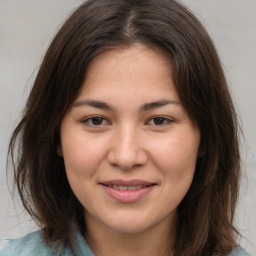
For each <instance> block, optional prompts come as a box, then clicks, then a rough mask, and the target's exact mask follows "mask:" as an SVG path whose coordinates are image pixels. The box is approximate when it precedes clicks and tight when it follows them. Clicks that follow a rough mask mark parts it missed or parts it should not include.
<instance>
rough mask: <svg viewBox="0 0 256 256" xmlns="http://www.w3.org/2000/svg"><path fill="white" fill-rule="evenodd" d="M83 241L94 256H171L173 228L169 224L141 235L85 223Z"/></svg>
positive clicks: (172, 253) (173, 236)
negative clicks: (85, 228)
mask: <svg viewBox="0 0 256 256" xmlns="http://www.w3.org/2000/svg"><path fill="white" fill-rule="evenodd" d="M87 223H90V224H89V225H88V224H87V232H86V234H85V239H86V241H87V243H88V244H89V246H90V247H91V249H92V251H93V252H94V254H95V256H110V255H111V256H119V255H122V256H156V255H157V256H172V255H174V252H173V247H174V246H173V244H174V238H175V232H174V230H175V228H174V227H173V228H172V229H171V232H170V224H169V225H166V223H163V225H158V226H156V227H153V228H150V229H147V230H145V231H143V232H141V233H136V234H130V233H128V234H127V233H120V232H116V231H114V230H110V229H108V228H107V227H106V226H101V227H100V229H99V227H98V223H94V222H92V221H90V222H87Z"/></svg>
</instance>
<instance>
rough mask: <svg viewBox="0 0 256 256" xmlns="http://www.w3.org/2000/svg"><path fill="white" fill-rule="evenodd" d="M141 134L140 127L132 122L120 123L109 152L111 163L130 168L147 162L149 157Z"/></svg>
mask: <svg viewBox="0 0 256 256" xmlns="http://www.w3.org/2000/svg"><path fill="white" fill-rule="evenodd" d="M139 135H140V134H139V129H138V128H136V127H135V126H134V125H131V124H124V125H120V127H118V128H117V129H116V131H115V133H114V135H113V138H112V147H111V150H110V152H109V160H110V162H111V164H114V165H118V166H119V167H120V168H122V169H130V168H132V167H133V166H135V165H142V164H144V163H145V161H146V159H147V157H146V153H145V151H144V149H143V145H142V144H141V143H140V139H139Z"/></svg>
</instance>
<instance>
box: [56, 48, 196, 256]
mask: <svg viewBox="0 0 256 256" xmlns="http://www.w3.org/2000/svg"><path fill="white" fill-rule="evenodd" d="M171 70H172V69H171V65H170V62H169V61H168V60H167V59H166V57H164V53H163V52H161V51H160V50H158V49H154V50H153V49H150V48H147V47H146V46H143V45H140V44H136V45H133V46H131V47H127V48H114V49H110V50H107V51H105V52H103V53H102V54H100V55H99V56H97V57H96V58H95V59H94V60H93V61H92V62H91V64H90V66H89V68H88V69H87V73H86V79H85V81H84V84H83V85H82V90H81V92H80V94H79V96H78V97H77V99H76V100H75V102H74V104H73V106H72V107H71V109H70V110H69V111H68V112H67V113H66V115H65V116H64V118H63V121H62V124H61V148H60V149H59V152H61V153H60V154H61V155H62V156H63V157H64V162H65V167H66V172H67V176H68V180H69V183H70V186H71V188H72V190H73V191H74V193H75V195H76V197H77V198H78V200H79V201H80V202H81V204H82V205H83V206H84V208H85V222H86V226H87V233H86V234H85V238H86V240H87V242H88V243H89V245H90V247H91V248H92V250H93V251H94V253H95V255H101V256H106V255H112V256H113V255H123V256H126V255H133V256H134V255H140V256H142V255H147V256H149V255H170V252H171V251H172V248H173V243H172V242H173V239H174V236H175V220H176V217H177V216H176V210H177V207H178V205H179V204H180V202H181V201H182V199H183V198H184V196H185V195H186V193H187V191H188V189H189V187H190V185H191V183H192V180H193V176H194V171H195V165H196V161H197V157H198V148H199V144H200V133H199V130H198V128H197V127H195V126H194V125H193V124H192V122H191V120H190V119H189V117H188V115H187V112H186V110H185V109H184V108H183V106H182V105H181V103H180V101H179V98H178V95H177V93H176V91H175V87H174V84H173V79H172V74H171ZM96 101H97V102H96ZM95 102H96V103H97V104H96V103H95ZM99 102H100V104H99ZM152 102H154V104H149V103H152ZM99 117H100V118H99ZM157 117H159V118H157ZM117 179H118V180H125V181H130V180H134V179H135V180H138V179H139V180H142V181H147V182H150V183H152V184H154V186H152V187H153V188H152V189H151V190H150V192H148V193H147V194H146V195H145V196H143V197H142V198H140V199H139V200H137V201H135V202H130V203H125V202H119V201H117V200H115V199H114V198H112V197H111V196H109V195H108V194H107V193H106V191H105V189H104V186H103V185H101V182H103V181H109V180H117ZM170 233H171V235H170ZM167 244H168V246H167Z"/></svg>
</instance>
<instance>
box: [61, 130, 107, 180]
mask: <svg viewBox="0 0 256 256" xmlns="http://www.w3.org/2000/svg"><path fill="white" fill-rule="evenodd" d="M66 138H68V139H66V140H63V142H62V148H63V157H64V162H65V167H66V172H67V174H68V175H69V176H71V175H75V176H88V175H92V174H93V172H94V170H95V169H97V166H98V165H99V164H100V162H101V159H102V156H103V155H104V152H103V150H104V148H103V147H102V144H100V143H97V141H96V142H94V143H91V140H88V138H84V137H83V136H79V134H76V135H73V136H70V137H68V136H66Z"/></svg>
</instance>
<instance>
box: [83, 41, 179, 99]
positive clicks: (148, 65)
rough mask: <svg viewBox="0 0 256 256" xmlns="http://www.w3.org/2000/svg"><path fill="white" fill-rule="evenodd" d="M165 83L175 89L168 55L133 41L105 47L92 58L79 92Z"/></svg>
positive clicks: (152, 87) (157, 86) (154, 86)
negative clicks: (123, 45)
mask: <svg viewBox="0 0 256 256" xmlns="http://www.w3.org/2000/svg"><path fill="white" fill-rule="evenodd" d="M164 87H165V90H168V91H170V90H172V91H173V90H174V85H173V79H172V66H171V62H170V59H168V57H167V56H166V54H164V52H163V51H162V50H160V49H158V48H154V49H153V48H149V47H147V46H144V45H141V44H135V45H133V46H130V47H116V48H112V49H108V50H106V51H104V52H103V53H101V54H99V55H98V56H97V57H96V58H94V59H93V60H92V61H91V63H90V64H89V66H88V68H87V70H86V75H85V80H84V83H83V86H82V93H83V92H84V93H86V94H90V93H92V92H94V93H100V92H103V91H104V90H109V93H110V92H111V93H112V94H114V93H115V91H119V90H120V89H122V90H126V91H127V93H128V91H129V89H132V88H136V90H138V91H139V90H147V91H149V90H157V89H158V90H160V89H163V88H164Z"/></svg>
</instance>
